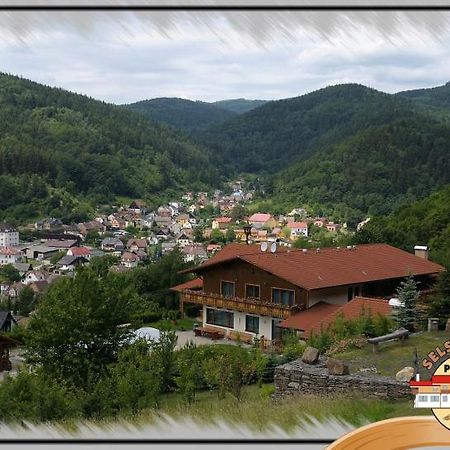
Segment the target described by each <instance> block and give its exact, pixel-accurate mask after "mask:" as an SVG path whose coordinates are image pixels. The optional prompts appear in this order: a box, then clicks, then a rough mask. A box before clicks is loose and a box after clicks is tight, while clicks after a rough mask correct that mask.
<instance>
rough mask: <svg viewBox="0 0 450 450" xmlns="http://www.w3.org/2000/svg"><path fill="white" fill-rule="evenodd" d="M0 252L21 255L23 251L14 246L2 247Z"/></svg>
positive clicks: (8, 254)
mask: <svg viewBox="0 0 450 450" xmlns="http://www.w3.org/2000/svg"><path fill="white" fill-rule="evenodd" d="M0 254H2V255H7V256H12V255H21V254H22V252H21V251H20V250H18V249H17V248H14V247H0Z"/></svg>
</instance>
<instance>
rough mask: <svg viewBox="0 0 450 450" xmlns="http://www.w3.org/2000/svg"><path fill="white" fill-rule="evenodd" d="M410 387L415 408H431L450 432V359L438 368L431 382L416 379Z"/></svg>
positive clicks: (411, 382)
mask: <svg viewBox="0 0 450 450" xmlns="http://www.w3.org/2000/svg"><path fill="white" fill-rule="evenodd" d="M409 385H410V386H411V388H412V390H413V393H414V395H415V400H414V408H427V409H430V408H431V410H432V411H433V414H434V415H435V417H436V419H437V420H439V422H440V423H441V424H442V425H444V427H446V428H448V429H449V430H450V359H448V360H447V361H444V362H442V363H441V365H440V366H438V368H437V369H436V370H435V372H434V374H433V376H432V377H431V380H429V381H421V380H420V379H419V378H416V380H414V381H410V383H409Z"/></svg>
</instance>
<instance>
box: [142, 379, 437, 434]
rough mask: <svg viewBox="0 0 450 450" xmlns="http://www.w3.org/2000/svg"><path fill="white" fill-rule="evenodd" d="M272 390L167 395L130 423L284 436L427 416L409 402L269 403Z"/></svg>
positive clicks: (307, 398) (311, 399)
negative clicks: (166, 421) (242, 428)
mask: <svg viewBox="0 0 450 450" xmlns="http://www.w3.org/2000/svg"><path fill="white" fill-rule="evenodd" d="M273 390H274V388H273V385H271V384H267V385H263V386H262V387H258V386H256V385H253V386H248V387H247V388H246V389H245V395H244V398H243V400H242V401H241V402H237V401H236V400H235V399H234V398H233V397H231V396H227V397H225V398H223V399H219V398H218V395H217V393H216V392H214V391H205V392H200V393H198V394H197V397H196V400H195V402H194V403H193V404H191V405H189V404H187V403H186V402H185V401H184V400H183V398H182V397H181V395H180V394H169V395H166V396H164V397H163V398H162V399H161V403H160V408H159V409H158V410H147V411H145V412H143V413H141V414H139V415H138V416H135V417H134V419H135V420H136V421H137V422H138V423H143V424H144V423H149V422H152V421H153V420H154V419H155V418H157V417H159V416H160V414H161V413H165V414H168V415H169V416H170V417H173V418H174V419H180V420H182V419H186V418H188V417H189V418H192V419H194V420H195V421H198V422H200V423H203V424H209V423H214V421H216V420H221V421H225V422H227V423H229V424H234V425H246V426H248V427H249V428H251V429H254V430H260V431H267V430H268V429H269V428H270V427H271V426H279V427H280V428H282V429H283V430H285V431H286V432H290V431H292V432H293V431H294V430H295V428H296V427H298V426H299V425H301V424H302V423H303V424H304V423H308V422H310V418H314V419H318V420H321V419H327V418H329V419H332V418H337V419H341V420H345V421H347V422H349V423H351V424H352V425H355V426H361V425H363V424H364V423H367V422H374V421H378V420H383V419H387V418H391V417H398V416H408V415H429V414H430V411H429V410H424V409H421V410H414V409H413V406H412V400H406V401H397V402H387V401H381V400H374V399H366V398H362V397H351V396H345V397H343V396H335V397H318V396H311V395H304V396H296V397H290V398H284V399H282V400H272V398H271V397H270V395H271V394H272V392H273Z"/></svg>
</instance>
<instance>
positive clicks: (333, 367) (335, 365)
mask: <svg viewBox="0 0 450 450" xmlns="http://www.w3.org/2000/svg"><path fill="white" fill-rule="evenodd" d="M327 369H328V372H329V373H330V375H348V374H349V373H350V370H349V368H348V364H346V363H345V362H344V361H341V360H339V359H335V358H328V360H327Z"/></svg>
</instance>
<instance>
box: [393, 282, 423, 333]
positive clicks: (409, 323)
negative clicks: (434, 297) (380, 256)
mask: <svg viewBox="0 0 450 450" xmlns="http://www.w3.org/2000/svg"><path fill="white" fill-rule="evenodd" d="M397 297H398V299H399V301H400V302H401V303H402V305H403V306H400V307H398V308H397V311H396V315H395V320H396V322H397V325H398V327H403V328H406V329H407V330H409V331H414V329H415V325H416V322H417V301H418V300H419V291H418V290H417V283H416V281H415V280H414V277H413V276H412V275H411V274H410V275H408V276H407V277H406V280H405V281H402V282H401V283H400V285H399V287H398V289H397Z"/></svg>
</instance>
